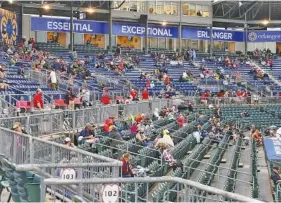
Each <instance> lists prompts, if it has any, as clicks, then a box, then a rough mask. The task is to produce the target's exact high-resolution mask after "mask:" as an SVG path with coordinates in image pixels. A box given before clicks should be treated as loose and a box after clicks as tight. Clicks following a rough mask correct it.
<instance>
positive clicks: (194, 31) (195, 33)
mask: <svg viewBox="0 0 281 203" xmlns="http://www.w3.org/2000/svg"><path fill="white" fill-rule="evenodd" d="M182 38H183V39H198V40H200V39H201V40H209V39H210V29H207V28H190V27H182ZM213 40H218V41H228V42H230V41H233V42H243V41H244V32H243V31H231V30H213Z"/></svg>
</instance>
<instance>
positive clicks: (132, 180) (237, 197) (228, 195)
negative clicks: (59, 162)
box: [41, 176, 262, 203]
mask: <svg viewBox="0 0 281 203" xmlns="http://www.w3.org/2000/svg"><path fill="white" fill-rule="evenodd" d="M161 182H170V183H180V184H183V185H186V186H191V187H194V188H197V189H199V190H204V191H206V192H209V193H212V194H216V195H221V196H223V197H225V198H230V199H233V200H236V201H238V202H252V203H262V201H259V200H256V199H252V198H249V197H246V196H242V195H239V194H235V193H231V192H227V191H224V190H221V189H217V188H214V187H210V186H207V185H203V184H200V183H198V182H194V181H191V180H186V179H182V178H178V177H171V176H162V177H143V178H137V177H135V178H95V179H76V180H62V179H58V178H50V179H45V180H44V183H45V184H46V185H73V184H108V183H161ZM42 189H43V188H41V190H42Z"/></svg>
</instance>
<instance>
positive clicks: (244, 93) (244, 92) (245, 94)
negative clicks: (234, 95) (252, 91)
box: [242, 90, 248, 98]
mask: <svg viewBox="0 0 281 203" xmlns="http://www.w3.org/2000/svg"><path fill="white" fill-rule="evenodd" d="M242 97H244V98H247V97H248V93H247V91H245V90H244V91H243V93H242Z"/></svg>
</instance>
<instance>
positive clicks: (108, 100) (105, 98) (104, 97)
mask: <svg viewBox="0 0 281 203" xmlns="http://www.w3.org/2000/svg"><path fill="white" fill-rule="evenodd" d="M108 93H109V89H108V88H105V89H104V94H103V95H102V97H101V103H103V104H105V105H107V104H111V98H110V96H109V94H108Z"/></svg>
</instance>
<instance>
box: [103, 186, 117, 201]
mask: <svg viewBox="0 0 281 203" xmlns="http://www.w3.org/2000/svg"><path fill="white" fill-rule="evenodd" d="M101 192H102V202H103V203H115V202H118V198H119V193H120V191H119V186H118V184H108V185H104V186H103V187H102V190H101Z"/></svg>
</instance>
